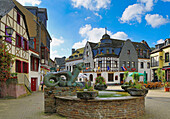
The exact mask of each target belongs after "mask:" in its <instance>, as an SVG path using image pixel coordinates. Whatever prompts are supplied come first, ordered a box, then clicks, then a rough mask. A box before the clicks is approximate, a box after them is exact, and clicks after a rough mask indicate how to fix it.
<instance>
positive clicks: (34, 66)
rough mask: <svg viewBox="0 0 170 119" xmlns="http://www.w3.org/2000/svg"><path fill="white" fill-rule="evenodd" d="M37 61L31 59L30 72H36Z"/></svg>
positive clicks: (36, 59)
mask: <svg viewBox="0 0 170 119" xmlns="http://www.w3.org/2000/svg"><path fill="white" fill-rule="evenodd" d="M38 67H39V59H38V58H35V57H31V71H38Z"/></svg>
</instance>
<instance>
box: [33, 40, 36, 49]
mask: <svg viewBox="0 0 170 119" xmlns="http://www.w3.org/2000/svg"><path fill="white" fill-rule="evenodd" d="M33 49H36V38H34V40H33Z"/></svg>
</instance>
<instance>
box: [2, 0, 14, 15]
mask: <svg viewBox="0 0 170 119" xmlns="http://www.w3.org/2000/svg"><path fill="white" fill-rule="evenodd" d="M14 7H15V4H14V3H13V1H12V0H0V18H2V17H3V16H5V15H6V14H7V13H9V12H10V11H11V9H13V8H14Z"/></svg>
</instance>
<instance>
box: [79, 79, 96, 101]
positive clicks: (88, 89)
mask: <svg viewBox="0 0 170 119" xmlns="http://www.w3.org/2000/svg"><path fill="white" fill-rule="evenodd" d="M97 96H98V91H96V90H94V89H93V87H92V86H91V82H90V81H88V82H86V83H85V86H84V88H82V89H80V90H78V91H77V98H80V99H84V100H89V99H94V98H96V97H97Z"/></svg>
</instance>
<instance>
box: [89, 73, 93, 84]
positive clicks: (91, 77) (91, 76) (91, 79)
mask: <svg viewBox="0 0 170 119" xmlns="http://www.w3.org/2000/svg"><path fill="white" fill-rule="evenodd" d="M89 78H90V81H91V82H93V75H92V74H90V76H89Z"/></svg>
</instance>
